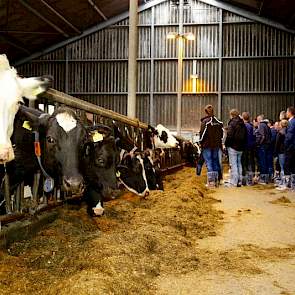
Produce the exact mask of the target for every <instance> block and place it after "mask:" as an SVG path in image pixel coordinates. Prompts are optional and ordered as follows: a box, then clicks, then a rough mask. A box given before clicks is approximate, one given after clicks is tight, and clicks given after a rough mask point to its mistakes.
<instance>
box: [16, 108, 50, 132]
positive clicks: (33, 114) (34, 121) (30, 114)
mask: <svg viewBox="0 0 295 295" xmlns="http://www.w3.org/2000/svg"><path fill="white" fill-rule="evenodd" d="M18 114H19V115H20V117H21V119H22V120H23V121H29V122H30V125H31V126H32V127H33V129H34V128H35V129H37V128H38V127H40V126H44V127H45V126H47V124H48V119H49V117H50V115H48V114H46V113H42V112H40V111H38V110H35V109H32V108H28V107H26V106H23V105H21V106H20V107H19V112H18Z"/></svg>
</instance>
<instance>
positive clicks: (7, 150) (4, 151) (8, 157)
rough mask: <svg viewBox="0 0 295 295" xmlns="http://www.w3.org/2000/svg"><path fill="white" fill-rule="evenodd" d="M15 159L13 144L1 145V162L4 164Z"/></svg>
mask: <svg viewBox="0 0 295 295" xmlns="http://www.w3.org/2000/svg"><path fill="white" fill-rule="evenodd" d="M13 159H14V152H13V148H12V146H8V145H5V146H4V145H2V146H0V163H1V164H4V163H7V162H10V161H12V160H13Z"/></svg>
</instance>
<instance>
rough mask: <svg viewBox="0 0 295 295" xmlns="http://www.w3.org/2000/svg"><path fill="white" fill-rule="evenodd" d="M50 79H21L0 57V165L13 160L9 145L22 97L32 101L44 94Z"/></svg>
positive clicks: (4, 59) (5, 60) (4, 58)
mask: <svg viewBox="0 0 295 295" xmlns="http://www.w3.org/2000/svg"><path fill="white" fill-rule="evenodd" d="M51 81H52V79H51V78H50V77H48V76H43V77H34V78H21V77H19V76H18V74H17V72H16V70H15V69H14V68H12V67H11V66H10V64H9V61H8V59H7V57H6V55H4V54H1V55H0V164H4V163H7V162H10V161H12V160H13V159H14V151H13V148H12V144H11V140H10V138H11V136H12V133H13V122H14V118H15V115H16V113H17V111H18V108H19V104H20V103H21V102H23V97H25V98H27V99H30V100H34V99H36V98H37V95H38V94H40V93H42V92H45V91H46V90H47V89H48V87H49V86H50V84H51Z"/></svg>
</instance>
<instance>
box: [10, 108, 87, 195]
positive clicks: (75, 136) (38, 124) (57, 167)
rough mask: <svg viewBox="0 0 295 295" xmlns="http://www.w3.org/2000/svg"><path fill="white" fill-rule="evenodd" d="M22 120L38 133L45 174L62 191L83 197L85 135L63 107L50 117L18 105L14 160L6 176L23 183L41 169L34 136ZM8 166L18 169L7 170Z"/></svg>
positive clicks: (72, 116) (73, 114)
mask: <svg viewBox="0 0 295 295" xmlns="http://www.w3.org/2000/svg"><path fill="white" fill-rule="evenodd" d="M25 120H28V121H29V122H30V124H31V126H32V128H33V130H38V131H39V133H40V142H41V150H42V156H41V158H42V163H43V166H44V168H45V170H46V172H47V173H48V174H49V175H50V176H51V177H52V178H53V179H55V182H56V184H57V185H60V186H61V187H62V188H63V190H64V191H66V192H68V193H69V194H82V193H83V190H84V180H83V176H82V174H81V171H80V170H81V169H80V159H81V156H82V153H83V147H84V144H85V143H86V142H87V140H88V137H87V132H86V128H85V127H84V126H83V125H82V124H81V123H80V121H79V119H78V118H77V116H76V114H75V112H74V111H72V110H70V109H68V108H63V107H60V108H58V109H57V110H56V111H55V112H54V113H53V114H52V115H49V114H44V113H42V112H41V111H38V110H35V109H31V108H28V107H25V106H20V110H19V112H18V114H17V116H16V120H15V130H14V135H13V137H12V139H13V141H14V143H15V156H16V157H15V161H13V162H11V164H9V165H7V169H8V172H9V174H10V173H13V175H12V177H10V178H11V179H12V181H13V179H16V180H17V182H20V181H23V180H25V177H26V176H27V175H32V174H33V173H34V172H35V171H36V170H38V169H39V168H40V167H39V165H38V162H37V160H36V156H35V152H34V138H33V133H32V132H31V131H28V130H26V129H25V128H23V127H22V126H23V123H24V121H25ZM10 165H11V166H12V167H16V168H17V169H12V170H13V171H10V169H9V166H10ZM15 174H17V176H18V177H15ZM14 182H15V181H14ZM16 184H17V183H16Z"/></svg>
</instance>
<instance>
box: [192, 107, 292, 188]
mask: <svg viewBox="0 0 295 295" xmlns="http://www.w3.org/2000/svg"><path fill="white" fill-rule="evenodd" d="M205 114H206V116H205V117H204V118H202V119H201V130H200V139H199V142H200V145H201V150H202V153H201V157H200V159H199V162H198V164H197V174H198V175H200V174H201V168H202V165H203V163H206V166H207V186H208V187H216V186H218V185H219V184H220V183H221V181H222V179H223V175H222V174H223V173H222V172H223V168H222V157H223V154H224V153H225V154H226V155H227V156H228V159H229V165H230V178H229V180H228V181H224V185H225V186H227V187H240V186H242V185H254V184H256V183H258V184H268V183H275V185H276V186H277V189H279V190H285V189H288V188H290V189H291V190H292V191H295V108H294V107H293V106H291V107H289V108H288V109H287V111H286V112H285V111H282V112H281V113H280V118H279V121H277V122H273V121H271V120H268V119H267V118H265V117H264V115H259V116H257V117H256V118H255V119H254V120H253V121H251V120H250V114H249V113H248V112H243V113H242V114H240V113H239V111H238V110H237V109H232V110H231V111H230V120H229V122H228V125H227V127H224V126H223V123H222V122H221V121H220V120H219V119H218V118H216V117H215V115H214V109H213V106H212V105H207V106H206V107H205Z"/></svg>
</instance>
